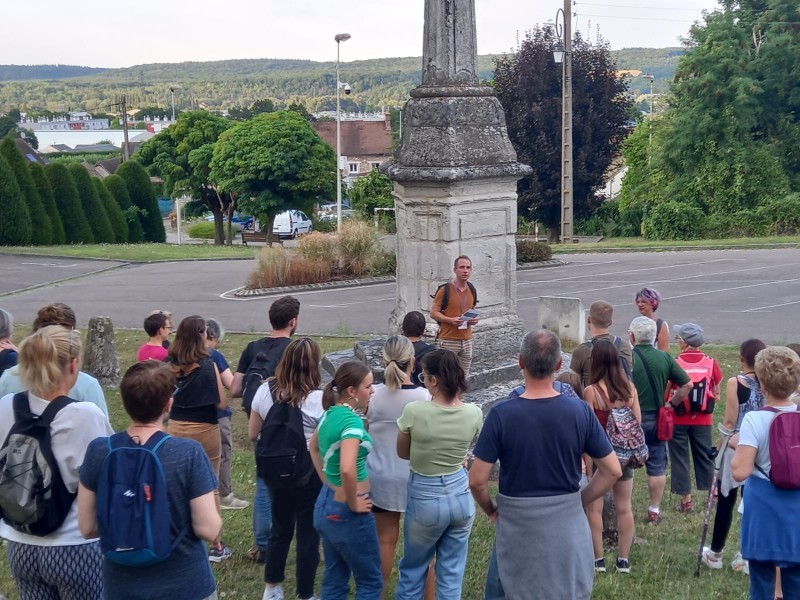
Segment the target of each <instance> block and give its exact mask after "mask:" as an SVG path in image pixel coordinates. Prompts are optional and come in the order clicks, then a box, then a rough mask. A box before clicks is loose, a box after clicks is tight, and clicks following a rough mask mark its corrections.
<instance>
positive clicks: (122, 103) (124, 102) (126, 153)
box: [111, 94, 130, 162]
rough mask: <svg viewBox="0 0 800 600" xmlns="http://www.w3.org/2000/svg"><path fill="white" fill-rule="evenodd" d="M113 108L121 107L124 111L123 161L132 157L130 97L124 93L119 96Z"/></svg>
mask: <svg viewBox="0 0 800 600" xmlns="http://www.w3.org/2000/svg"><path fill="white" fill-rule="evenodd" d="M111 108H119V109H120V110H121V111H122V138H123V142H122V162H125V161H126V160H128V159H129V158H130V150H129V148H128V97H127V96H126V95H125V94H123V95H122V96H117V98H116V102H114V103H113V104H112V105H111Z"/></svg>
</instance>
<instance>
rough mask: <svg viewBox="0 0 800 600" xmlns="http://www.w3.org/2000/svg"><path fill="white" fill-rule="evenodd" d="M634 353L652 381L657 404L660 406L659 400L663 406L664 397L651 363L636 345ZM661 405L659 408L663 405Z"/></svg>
mask: <svg viewBox="0 0 800 600" xmlns="http://www.w3.org/2000/svg"><path fill="white" fill-rule="evenodd" d="M633 353H634V354H635V355H636V358H638V359H639V362H641V363H642V366H643V367H644V372H645V373H646V374H647V381H649V382H650V390H651V391H652V392H653V398H654V399H655V403H656V406H659V402H660V403H661V406H664V399H663V398H662V397H661V394H659V393H658V389H657V388H656V382H655V380H654V379H653V372H652V371H651V370H650V365H648V364H647V361H646V360H645V358H644V354H642V351H641V350H639V349H638V348H637V347H636V346H634V347H633ZM661 406H659V408H660V407H661Z"/></svg>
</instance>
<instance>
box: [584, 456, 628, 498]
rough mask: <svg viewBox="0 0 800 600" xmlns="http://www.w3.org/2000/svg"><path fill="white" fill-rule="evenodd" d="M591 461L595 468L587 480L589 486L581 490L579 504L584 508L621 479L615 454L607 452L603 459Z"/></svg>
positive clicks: (620, 470) (620, 468) (620, 469)
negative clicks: (581, 503)
mask: <svg viewBox="0 0 800 600" xmlns="http://www.w3.org/2000/svg"><path fill="white" fill-rule="evenodd" d="M592 461H593V463H594V466H595V472H594V475H592V478H591V479H590V480H589V485H587V486H586V487H585V488H583V490H581V502H583V505H584V506H588V505H590V504H591V503H592V502H594V501H595V500H597V499H598V498H602V497H603V496H604V495H605V493H606V492H607V491H608V490H610V489H611V486H613V485H614V484H615V483H616V481H617V479H619V478H620V477H622V467H621V466H620V464H619V459H618V458H617V454H616V453H615V452H613V451H612V452H609V453H608V454H607V455H606V456H604V457H603V458H592Z"/></svg>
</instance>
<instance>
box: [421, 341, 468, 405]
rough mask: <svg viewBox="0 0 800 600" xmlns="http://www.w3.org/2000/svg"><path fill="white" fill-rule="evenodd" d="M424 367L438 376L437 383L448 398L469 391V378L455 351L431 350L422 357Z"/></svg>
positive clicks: (431, 373)
mask: <svg viewBox="0 0 800 600" xmlns="http://www.w3.org/2000/svg"><path fill="white" fill-rule="evenodd" d="M422 368H423V369H424V370H425V372H426V373H427V374H429V375H433V376H434V377H436V385H437V386H438V387H439V389H440V390H441V391H442V392H444V393H445V394H446V395H447V397H448V398H451V399H454V398H457V397H458V396H461V395H462V394H464V392H466V391H467V378H466V377H465V376H464V369H462V368H461V364H460V363H459V362H458V357H457V356H456V355H455V352H451V351H450V350H431V351H430V352H428V353H427V354H426V355H425V356H423V357H422Z"/></svg>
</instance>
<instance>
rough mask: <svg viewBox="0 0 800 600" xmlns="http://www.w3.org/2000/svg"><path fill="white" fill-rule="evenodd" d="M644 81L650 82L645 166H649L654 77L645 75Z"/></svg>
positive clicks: (651, 141)
mask: <svg viewBox="0 0 800 600" xmlns="http://www.w3.org/2000/svg"><path fill="white" fill-rule="evenodd" d="M644 78H645V79H647V80H648V81H649V82H650V116H649V117H648V119H647V136H648V141H647V166H648V167H649V166H650V160H651V156H652V154H653V153H652V150H653V80H654V79H655V75H645V76H644Z"/></svg>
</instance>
